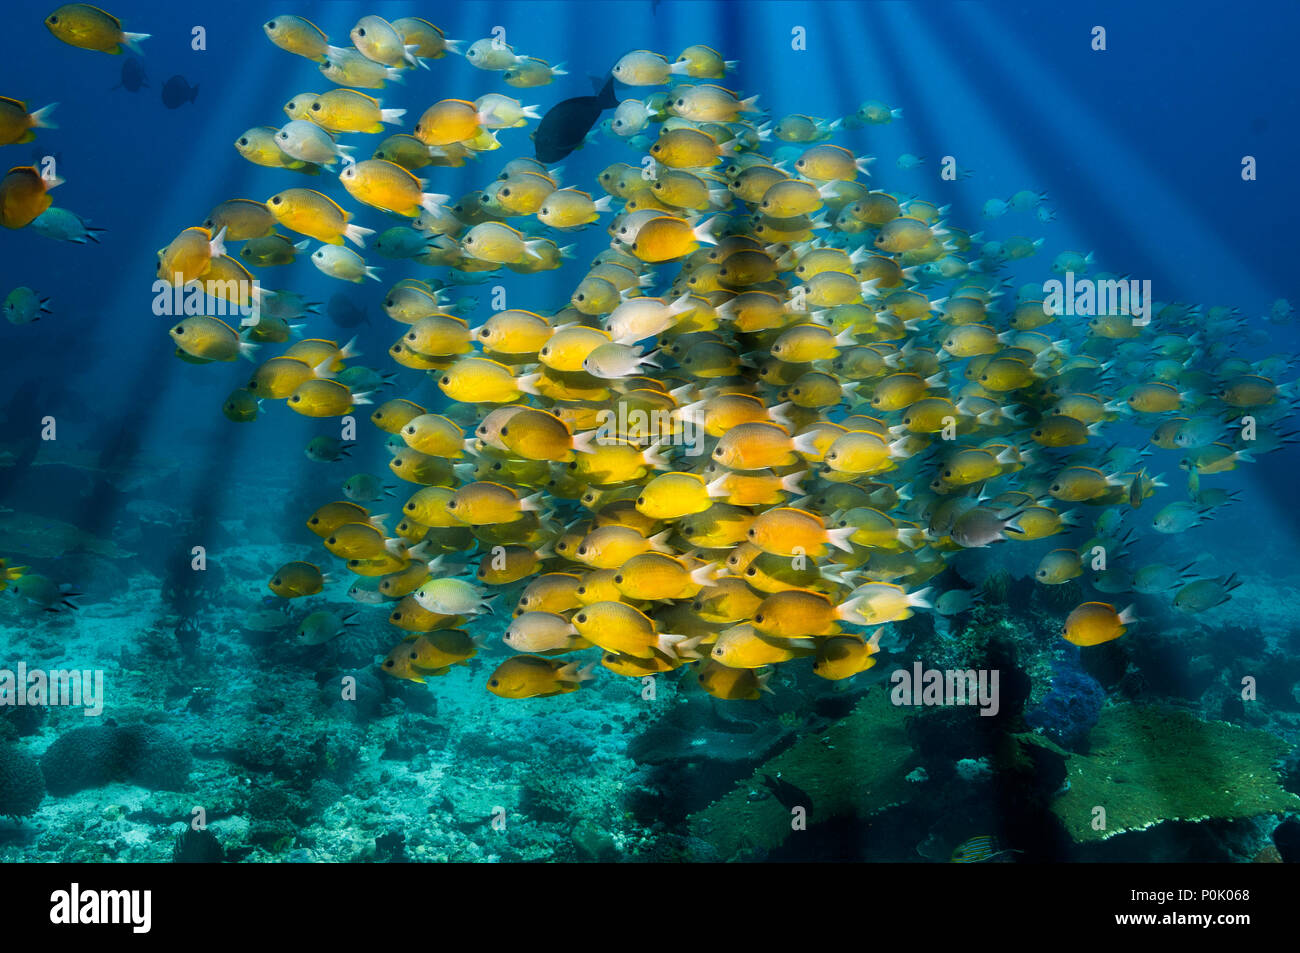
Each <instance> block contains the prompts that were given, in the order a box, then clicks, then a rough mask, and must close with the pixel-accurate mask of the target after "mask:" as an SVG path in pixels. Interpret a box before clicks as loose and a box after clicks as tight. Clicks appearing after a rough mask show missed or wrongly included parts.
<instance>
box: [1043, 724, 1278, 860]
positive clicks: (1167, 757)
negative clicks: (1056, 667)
mask: <svg viewBox="0 0 1300 953" xmlns="http://www.w3.org/2000/svg"><path fill="white" fill-rule="evenodd" d="M1025 737H1026V739H1032V738H1033V737H1034V736H1025ZM1089 748H1090V752H1089V754H1087V755H1081V754H1072V755H1070V756H1069V758H1068V760H1067V764H1066V767H1067V771H1068V784H1069V787H1068V789H1067V790H1066V791H1065V792H1064V793H1063V794H1062V795H1061V796H1060V797H1059V798H1058V799H1057V800H1056V801H1055V802H1054V803H1053V805H1052V810H1053V811H1054V813H1055V814H1056V815H1057V816H1058V817H1059V818H1060V819H1061V823H1062V824H1064V825H1065V828H1066V830H1067V831H1068V832H1069V834H1070V836H1071V837H1072V838H1073V839H1074V840H1075V841H1076V842H1080V843H1083V842H1089V841H1100V840H1105V839H1107V838H1110V837H1114V836H1115V835H1117V834H1122V833H1125V832H1126V831H1138V830H1144V829H1146V828H1149V827H1151V826H1153V825H1156V824H1160V823H1162V822H1165V821H1202V820H1206V819H1209V818H1224V819H1232V818H1249V817H1256V816H1258V815H1261V814H1274V813H1281V812H1285V811H1296V810H1300V797H1297V796H1296V795H1294V794H1292V793H1290V792H1288V791H1286V790H1284V789H1283V788H1282V787H1281V785H1280V784H1279V783H1278V776H1277V771H1276V769H1275V768H1274V764H1275V762H1277V761H1278V760H1279V759H1281V758H1282V757H1283V756H1284V755H1285V754H1286V753H1287V751H1288V750H1289V748H1290V746H1289V745H1288V744H1286V742H1284V741H1281V740H1280V739H1278V738H1277V737H1275V736H1273V735H1271V734H1268V733H1266V732H1262V731H1254V730H1250V729H1245V728H1239V727H1237V726H1235V725H1230V724H1227V723H1225V722H1207V721H1200V720H1199V719H1197V718H1195V717H1193V716H1192V715H1190V714H1188V713H1187V712H1184V711H1178V710H1176V709H1172V708H1165V707H1160V706H1142V705H1135V704H1129V703H1124V704H1119V705H1112V706H1110V707H1107V708H1104V709H1103V710H1102V712H1101V717H1100V718H1099V719H1098V721H1097V724H1096V727H1094V728H1093V730H1092V735H1091V738H1090V745H1089ZM1098 807H1101V808H1103V809H1104V810H1105V826H1104V828H1100V829H1098V828H1097V827H1094V817H1095V816H1097V815H1096V813H1095V810H1094V809H1095V808H1098Z"/></svg>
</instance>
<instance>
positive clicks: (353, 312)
mask: <svg viewBox="0 0 1300 953" xmlns="http://www.w3.org/2000/svg"><path fill="white" fill-rule="evenodd" d="M326 313H327V314H328V315H329V317H330V320H331V321H333V322H334V323H335V324H337V325H338V326H339V327H341V328H355V327H356V326H357V325H359V324H367V323H369V321H370V319H369V317H368V316H367V315H366V309H365V308H358V307H357V306H356V305H355V304H353V303H352V301H351V299H350V298H348V296H347V295H344V294H336V295H335V296H334V297H332V298H330V301H329V306H328V308H327V310H326Z"/></svg>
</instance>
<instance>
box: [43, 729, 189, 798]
mask: <svg viewBox="0 0 1300 953" xmlns="http://www.w3.org/2000/svg"><path fill="white" fill-rule="evenodd" d="M191 764H192V759H191V757H190V752H189V749H188V748H186V747H185V745H184V744H182V743H181V742H180V741H179V740H178V739H177V738H176V737H175V736H174V735H172V734H171V733H170V732H168V731H166V730H165V729H162V728H158V727H156V726H153V725H127V726H125V727H119V726H116V725H92V726H88V727H85V728H73V729H72V730H71V731H68V732H65V733H64V734H62V735H60V736H59V737H58V738H57V739H55V741H54V742H53V744H51V745H50V746H49V748H47V749H46V751H45V754H44V756H42V758H41V770H42V771H43V772H44V774H45V783H46V785H47V786H48V788H49V791H50V793H51V794H54V795H67V794H74V793H76V792H77V791H80V790H83V789H84V788H92V787H100V786H101V785H104V784H108V783H109V782H112V781H130V782H132V783H134V784H139V785H142V786H143V787H147V788H151V789H155V790H179V789H181V788H183V787H184V786H185V783H186V780H187V779H188V777H189V773H190V767H191Z"/></svg>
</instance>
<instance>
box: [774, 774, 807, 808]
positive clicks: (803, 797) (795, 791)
mask: <svg viewBox="0 0 1300 953" xmlns="http://www.w3.org/2000/svg"><path fill="white" fill-rule="evenodd" d="M763 784H765V785H766V786H767V789H768V790H769V791H771V792H772V796H773V797H775V798H776V799H777V800H778V801H780V802H781V804H782V805H783V806H784V807H785V808H786V810H794V809H795V808H796V807H801V808H803V809H804V811H806V812H807V815H808V816H809V817H812V812H813V802H812V798H811V797H809V795H808V792H807V791H805V790H804V789H803V788H799V787H795V786H794V785H793V784H791V783H790V782H789V781H782V780H781V779H780V778H774V777H772V776H771V775H770V774H765V775H763Z"/></svg>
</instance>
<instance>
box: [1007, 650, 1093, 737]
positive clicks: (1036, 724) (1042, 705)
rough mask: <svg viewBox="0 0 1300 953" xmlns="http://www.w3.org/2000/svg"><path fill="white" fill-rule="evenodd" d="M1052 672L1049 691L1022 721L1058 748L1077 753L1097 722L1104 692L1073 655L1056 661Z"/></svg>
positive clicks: (1076, 655) (1076, 654)
mask: <svg viewBox="0 0 1300 953" xmlns="http://www.w3.org/2000/svg"><path fill="white" fill-rule="evenodd" d="M1052 670H1053V673H1054V674H1053V676H1052V687H1051V689H1050V690H1049V691H1048V692H1047V694H1046V695H1045V696H1043V700H1042V701H1041V702H1039V703H1038V704H1037V705H1036V706H1034V707H1033V708H1031V709H1029V710H1028V711H1027V712H1026V713H1025V721H1027V722H1028V723H1029V725H1030V726H1031V727H1033V728H1037V729H1038V730H1039V731H1041V732H1042V733H1043V734H1045V735H1046V736H1047V737H1048V738H1051V739H1052V740H1053V741H1055V742H1056V743H1057V744H1059V745H1061V747H1063V748H1071V749H1074V750H1078V749H1079V748H1080V747H1081V746H1082V745H1083V744H1084V742H1086V741H1087V740H1088V735H1089V733H1090V732H1091V731H1092V726H1093V725H1095V724H1096V723H1097V717H1098V716H1099V715H1100V714H1101V706H1102V705H1103V704H1104V703H1105V701H1106V692H1105V690H1104V689H1103V688H1102V687H1101V684H1100V683H1099V682H1098V681H1097V680H1096V679H1095V678H1093V677H1092V676H1091V675H1089V674H1088V673H1087V672H1085V671H1084V670H1083V669H1081V668H1080V667H1079V660H1078V653H1077V652H1071V653H1069V654H1067V655H1064V656H1062V657H1061V658H1058V659H1057V660H1056V661H1054V662H1053V663H1052Z"/></svg>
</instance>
